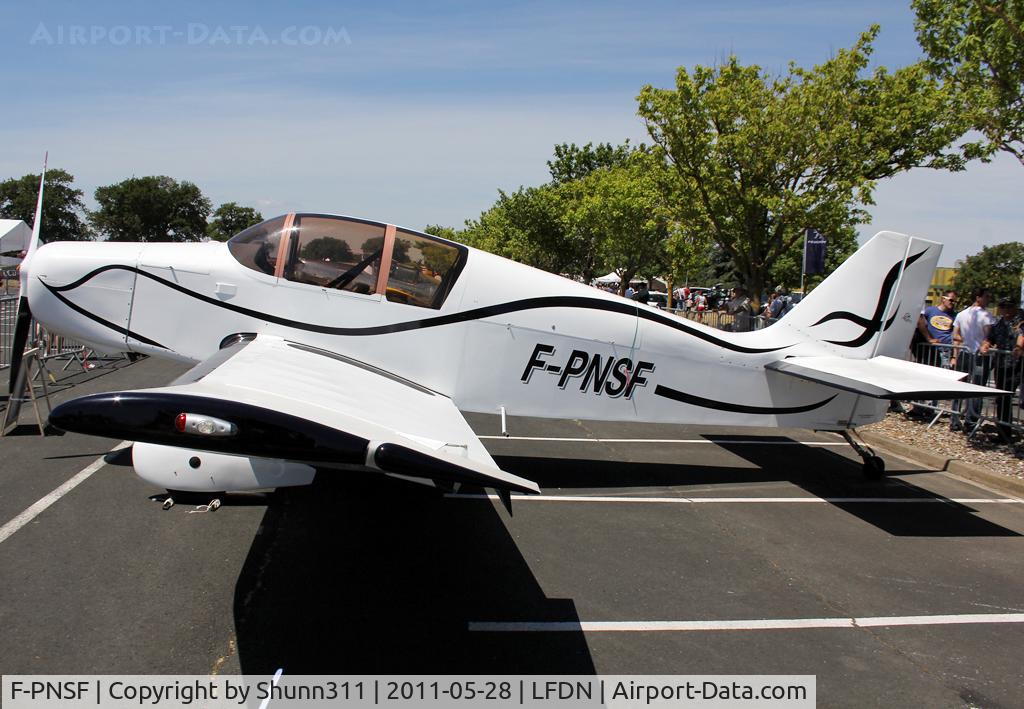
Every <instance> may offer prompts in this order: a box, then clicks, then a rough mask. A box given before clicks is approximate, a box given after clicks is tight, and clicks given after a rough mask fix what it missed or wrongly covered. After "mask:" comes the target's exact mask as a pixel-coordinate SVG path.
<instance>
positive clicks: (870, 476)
mask: <svg viewBox="0 0 1024 709" xmlns="http://www.w3.org/2000/svg"><path fill="white" fill-rule="evenodd" d="M840 434H841V435H842V437H843V438H845V439H846V442H847V443H849V444H850V447H851V448H853V450H855V451H856V452H857V455H859V456H860V457H861V460H863V461H864V466H863V467H862V468H861V470H862V472H863V473H864V478H865V479H866V480H881V479H882V478H883V477H885V461H884V460H882V459H881V458H880V457H879V456H877V455H875V454H874V453H873V452H872V451H871V449H870V448H867V447H865V446H864V445H862V444H861V443H860V442H859V441H857V440H855V439H854V438H853V435H852V434H851V433H850V431H849V430H844V431H840Z"/></svg>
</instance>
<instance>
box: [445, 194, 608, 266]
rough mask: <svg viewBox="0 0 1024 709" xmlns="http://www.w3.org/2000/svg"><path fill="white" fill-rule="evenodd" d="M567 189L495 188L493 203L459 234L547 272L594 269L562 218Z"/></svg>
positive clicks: (588, 248) (587, 249) (589, 251)
mask: <svg viewBox="0 0 1024 709" xmlns="http://www.w3.org/2000/svg"><path fill="white" fill-rule="evenodd" d="M568 198H569V194H568V191H567V189H566V188H565V187H563V186H560V185H554V184H548V185H542V186H540V187H520V188H519V189H518V190H516V191H515V192H505V191H502V190H499V192H498V201H497V202H496V203H495V204H494V206H493V207H491V208H490V209H488V210H487V211H486V212H484V213H482V214H481V215H480V218H479V219H477V220H473V221H469V222H467V223H466V230H465V231H463V232H462V233H461V234H460V237H461V238H462V239H463V240H465V242H466V243H468V244H469V245H471V246H475V247H477V248H481V249H484V250H486V251H490V252H491V253H495V254H498V255H499V256H504V257H505V258H510V259H513V260H515V261H519V262H520V263H525V264H527V265H529V266H533V267H535V268H540V269H543V270H545V271H551V272H552V273H566V274H578V273H584V272H593V270H594V258H595V254H594V251H593V248H592V245H591V244H588V243H586V242H585V239H584V236H583V235H581V234H579V233H578V232H574V231H572V230H571V229H570V228H569V226H568V224H567V223H566V221H565V218H564V217H565V210H566V201H567V199H568Z"/></svg>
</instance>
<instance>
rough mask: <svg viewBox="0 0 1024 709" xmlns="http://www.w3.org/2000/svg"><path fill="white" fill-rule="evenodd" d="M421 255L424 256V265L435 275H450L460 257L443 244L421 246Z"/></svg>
mask: <svg viewBox="0 0 1024 709" xmlns="http://www.w3.org/2000/svg"><path fill="white" fill-rule="evenodd" d="M420 253H421V254H423V260H422V265H423V266H425V267H426V268H429V269H430V270H431V271H432V272H433V273H434V274H438V273H448V270H449V269H450V268H451V267H452V266H453V265H454V264H455V259H456V258H458V256H459V252H458V251H456V250H455V249H453V248H452V247H450V246H444V245H442V244H429V243H423V244H420Z"/></svg>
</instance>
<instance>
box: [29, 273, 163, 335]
mask: <svg viewBox="0 0 1024 709" xmlns="http://www.w3.org/2000/svg"><path fill="white" fill-rule="evenodd" d="M40 283H42V281H40ZM43 285H44V286H46V287H47V288H49V289H50V292H51V293H53V295H54V297H56V298H57V300H59V301H60V302H62V303H64V305H66V306H68V307H69V308H71V309H72V310H74V311H75V312H76V313H78V314H79V315H84V316H85V317H87V318H89V319H90V320H92V321H93V322H96V323H99V324H100V325H102V326H104V327H108V328H110V329H111V330H113V331H114V332H120V333H121V334H122V335H124V336H125V337H130V338H132V339H133V340H135V341H137V342H142V343H145V344H147V345H152V346H153V347H159V348H160V349H162V350H166V349H168V348H167V347H165V346H163V345H161V344H160V343H159V342H157V341H155V340H151V339H149V338H148V337H143V336H142V335H140V334H138V333H137V332H132V331H131V330H129V329H128V328H126V327H121V326H120V325H115V324H114V323H112V322H110V321H109V320H104V319H103V318H101V317H100V316H99V315H96V314H95V313H90V312H89V311H88V310H86V309H85V308H83V307H82V306H80V305H77V304H75V303H72V302H71V300H69V299H68V298H65V297H64V296H63V295H61V294H60V293H59V292H57V291H58V289H54V288H52V287H51V286H48V285H46V283H43Z"/></svg>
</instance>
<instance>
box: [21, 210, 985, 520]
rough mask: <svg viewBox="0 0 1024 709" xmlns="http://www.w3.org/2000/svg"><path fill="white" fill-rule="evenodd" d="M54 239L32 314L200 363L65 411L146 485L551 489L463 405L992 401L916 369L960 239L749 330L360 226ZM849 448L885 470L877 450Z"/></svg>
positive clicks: (870, 406) (763, 415)
mask: <svg viewBox="0 0 1024 709" xmlns="http://www.w3.org/2000/svg"><path fill="white" fill-rule="evenodd" d="M41 199H42V195H41V194H40V203H41ZM37 223H38V219H37ZM38 241H39V233H38V228H37V229H36V230H35V232H34V233H33V237H32V243H31V245H30V248H29V255H28V256H27V257H26V259H25V262H24V264H23V265H22V268H21V277H22V294H23V295H24V296H26V300H25V301H23V310H24V311H25V312H26V313H27V311H28V306H29V305H30V306H31V312H32V315H34V316H35V318H37V319H38V320H39V321H40V322H42V323H44V324H45V326H46V327H47V328H48V329H50V330H51V331H54V332H59V333H63V334H65V335H67V336H69V337H72V338H74V339H76V340H78V341H81V342H83V343H86V344H87V345H89V346H90V347H93V348H95V349H97V350H99V351H105V352H110V351H128V352H137V353H142V354H146V355H150V356H153V357H161V358H166V359H172V360H176V361H180V362H188V363H193V364H195V367H194V368H193V369H192V370H190V371H189V372H187V373H186V374H184V375H183V376H181V377H180V378H178V379H177V380H175V381H174V382H171V383H170V384H169V385H167V386H163V387H157V388H153V389H143V390H136V391H117V392H110V393H106V394H94V395H90V396H84V397H81V398H77V399H74V400H72V401H68V402H66V403H63V404H61V405H59V406H57V407H56V408H55V409H54V410H53V413H52V415H51V418H50V421H51V422H52V423H53V424H54V425H56V426H57V427H59V428H61V429H65V430H68V431H77V432H81V433H87V434H94V435H100V436H106V437H114V438H124V439H127V440H131V441H135V442H136V443H135V445H134V451H133V460H134V466H135V470H136V472H137V473H138V474H139V475H140V476H141V477H142V478H144V479H146V480H148V481H150V482H152V483H153V484H155V485H158V486H161V487H165V488H167V489H168V490H172V491H175V490H184V491H205V492H221V491H235V490H249V489H258V488H267V487H283V486H290V485H304V484H309V483H311V482H312V480H313V477H314V474H315V472H316V471H317V470H318V469H320V470H329V469H331V468H340V469H346V468H352V467H358V468H362V469H366V468H369V469H373V470H377V471H381V472H383V473H387V474H390V475H396V476H400V477H406V478H410V479H419V480H424V481H427V482H428V483H431V482H432V483H433V484H435V485H437V486H439V487H442V488H446V489H450V488H451V487H452V486H454V485H457V484H461V483H471V484H476V485H480V486H485V487H491V488H495V489H496V490H498V491H499V492H500V493H501V494H502V498H503V499H506V501H507V497H508V492H509V491H519V492H538V487H537V485H536V484H535V483H533V482H531V481H530V480H526V479H524V478H521V477H518V476H516V475H512V474H510V473H507V472H505V471H502V470H500V469H499V468H498V466H497V465H496V464H495V462H494V461H493V460H492V459H491V457H490V455H488V453H487V451H486V450H485V449H484V447H483V445H482V444H481V443H480V440H479V439H478V438H477V436H476V435H475V434H474V433H473V431H472V430H471V429H470V427H469V425H468V424H467V423H466V421H465V419H464V418H463V416H462V413H460V412H463V411H469V412H484V413H490V414H495V413H498V412H501V413H502V414H503V415H504V414H506V413H507V414H509V415H518V416H531V417H541V418H552V419H586V420H600V421H642V422H655V423H677V424H718V425H726V426H780V427H781V426H784V427H799V428H809V429H818V430H828V431H838V432H842V433H844V434H848V432H849V431H850V430H852V429H854V428H855V427H857V426H862V425H865V424H870V423H874V422H876V421H878V420H880V419H881V418H883V416H884V415H885V411H886V408H887V406H888V403H889V400H890V399H910V398H962V397H968V396H980V395H985V396H992V395H993V393H995V391H994V390H992V389H986V388H983V387H979V386H975V385H972V384H967V383H964V382H961V381H959V380H960V379H961V378H962V377H964V376H965V374H964V373H961V372H953V371H948V370H943V369H938V368H935V367H929V366H924V365H919V364H914V363H911V362H906V361H904V360H903V359H902V357H903V354H904V353H905V352H906V350H907V347H908V343H909V342H910V338H911V334H912V331H913V329H914V327H915V325H916V322H917V317H918V313H919V310H920V306H921V303H922V302H923V300H924V296H925V293H926V290H927V288H928V285H929V282H930V280H931V276H932V273H933V271H934V270H935V264H936V262H937V261H938V258H939V253H940V251H941V248H942V247H941V245H940V244H938V243H935V242H932V241H926V240H924V239H919V238H916V237H910V236H905V235H902V234H896V233H892V232H882V233H879V234H877V235H876V236H875V237H874V238H872V239H871V240H870V241H869V242H868V243H867V244H865V245H864V246H863V247H862V248H861V249H860V250H858V251H857V252H856V253H855V254H854V255H853V256H851V257H850V258H849V259H848V260H847V261H846V262H845V263H843V264H842V265H841V266H840V267H839V268H838V269H837V270H836V271H835V272H834V273H833V274H832V275H831V276H829V277H828V278H827V279H826V280H825V281H824V282H823V283H822V284H821V285H820V286H818V287H817V288H816V289H815V290H814V291H813V292H812V293H811V294H809V295H808V296H807V297H806V298H805V299H804V300H803V301H802V302H801V303H800V304H799V305H797V306H796V307H795V308H794V309H793V310H792V311H791V312H790V313H789V314H787V315H786V317H785V318H784V319H783V320H781V321H779V322H778V323H776V324H774V325H772V326H771V327H769V328H766V329H763V330H759V331H755V332H746V333H731V332H723V331H719V330H715V329H712V328H709V327H706V326H703V325H701V324H700V323H696V322H692V321H690V320H685V319H681V318H679V317H677V316H675V315H672V314H669V313H664V312H661V311H658V310H656V309H653V308H649V307H647V306H644V305H640V304H638V303H635V302H631V301H627V300H624V299H622V298H620V297H618V296H615V295H610V294H607V293H604V292H601V291H599V290H596V289H594V288H591V287H589V286H586V285H582V284H579V283H575V282H573V281H570V280H567V279H565V278H562V277H560V276H556V275H552V274H550V273H545V272H543V271H538V270H536V269H533V268H530V267H528V266H524V265H522V264H519V263H515V262H513V261H509V260H506V259H504V258H500V257H498V256H495V255H493V254H490V253H487V252H484V251H480V250H477V249H474V248H470V247H467V246H463V245H461V244H457V243H453V242H451V241H446V240H444V239H440V238H438V237H435V236H431V235H428V234H424V233H421V232H417V231H413V230H410V229H405V228H402V227H397V226H395V225H393V224H387V223H384V222H376V221H368V220H365V219H356V218H353V217H346V216H335V215H328V214H305V213H291V214H286V215H284V216H280V217H276V218H274V219H270V220H268V221H265V222H263V223H261V224H258V225H256V226H253V227H251V228H249V229H246V230H245V231H243V232H241V233H239V234H238V235H236V236H235V237H234V238H232V239H231V240H230V241H229V242H227V243H226V244H225V243H216V242H210V243H190V244H178V243H50V244H46V245H44V246H41V247H39V246H38ZM22 322H25V319H24V318H23V319H22ZM25 327H26V328H27V325H26V326H25ZM19 329H20V325H19ZM19 336H20V337H21V345H20V346H19V345H18V344H17V343H16V347H18V348H19V350H20V348H21V347H23V344H24V333H21V334H20V335H19ZM20 369H21V367H20V363H15V366H14V367H12V384H13V381H14V379H15V378H16V377H17V376H18V371H19V370H20ZM847 438H848V440H850V441H851V443H852V444H853V445H854V447H855V448H856V449H857V450H858V452H859V453H860V454H861V455H862V456H863V457H864V461H865V463H864V465H865V473H866V474H867V475H869V476H871V477H878V476H880V475H881V474H882V472H883V468H882V462H881V459H879V458H877V457H876V456H874V455H872V454H871V452H870V451H868V450H866V449H864V448H862V447H860V446H858V445H857V444H856V443H855V442H854V441H853V439H851V438H849V436H848V435H847Z"/></svg>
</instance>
